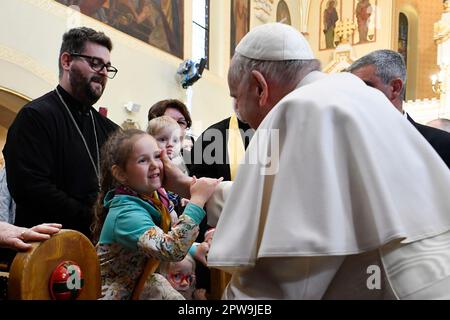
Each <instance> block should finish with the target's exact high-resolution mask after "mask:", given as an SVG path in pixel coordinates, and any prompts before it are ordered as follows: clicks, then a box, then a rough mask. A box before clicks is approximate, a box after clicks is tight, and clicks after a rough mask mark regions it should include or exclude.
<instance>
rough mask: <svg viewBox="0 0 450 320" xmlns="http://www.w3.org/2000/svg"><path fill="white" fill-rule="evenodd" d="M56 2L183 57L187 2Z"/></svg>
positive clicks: (97, 0) (170, 0)
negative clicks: (185, 4)
mask: <svg viewBox="0 0 450 320" xmlns="http://www.w3.org/2000/svg"><path fill="white" fill-rule="evenodd" d="M57 1H58V2H60V3H62V4H64V5H67V6H70V7H72V8H74V9H76V10H78V11H80V12H81V13H83V14H85V15H87V16H90V17H92V18H94V19H97V20H99V21H101V22H103V23H106V24H108V25H110V26H112V27H114V28H116V29H118V30H120V31H122V32H125V33H126V34H128V35H130V36H132V37H135V38H137V39H140V40H142V41H144V42H146V43H148V44H150V45H152V46H155V47H157V48H158V49H161V50H164V51H166V52H168V53H170V54H172V55H175V56H177V57H179V58H183V53H184V52H183V38H184V35H183V33H184V1H178V0H139V1H137V0H109V1H106V0H75V1H74V0H57Z"/></svg>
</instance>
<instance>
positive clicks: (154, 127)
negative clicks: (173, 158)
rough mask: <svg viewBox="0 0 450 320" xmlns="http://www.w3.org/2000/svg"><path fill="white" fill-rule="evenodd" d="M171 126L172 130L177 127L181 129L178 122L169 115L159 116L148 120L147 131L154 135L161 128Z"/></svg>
mask: <svg viewBox="0 0 450 320" xmlns="http://www.w3.org/2000/svg"><path fill="white" fill-rule="evenodd" d="M166 128H171V129H173V130H175V129H179V130H181V128H180V126H179V124H178V123H177V122H176V121H175V120H174V119H172V118H171V117H169V116H161V117H157V118H154V119H152V120H150V121H149V122H148V127H147V133H148V134H150V135H152V136H155V135H157V134H158V133H159V132H160V131H161V130H162V129H166Z"/></svg>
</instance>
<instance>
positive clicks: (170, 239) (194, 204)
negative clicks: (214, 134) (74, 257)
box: [93, 129, 219, 299]
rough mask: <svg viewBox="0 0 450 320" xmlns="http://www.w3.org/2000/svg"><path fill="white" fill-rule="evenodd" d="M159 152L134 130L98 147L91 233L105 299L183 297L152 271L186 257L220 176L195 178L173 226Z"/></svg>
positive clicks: (141, 133)
mask: <svg viewBox="0 0 450 320" xmlns="http://www.w3.org/2000/svg"><path fill="white" fill-rule="evenodd" d="M160 154H161V150H160V149H159V148H158V146H157V144H156V141H155V139H154V138H153V137H152V136H150V135H148V134H147V133H145V132H143V131H141V130H136V129H131V130H126V131H119V132H117V133H115V134H113V136H111V137H110V138H109V139H108V142H107V143H105V146H104V147H103V149H102V155H103V157H102V161H103V162H102V168H101V171H102V178H101V190H100V194H99V197H98V200H97V204H96V208H95V220H94V226H93V233H94V238H95V239H97V238H99V240H98V244H97V253H98V255H99V259H100V265H101V276H102V294H103V299H131V298H133V299H137V298H139V299H149V298H155V297H156V298H159V299H182V296H181V295H180V294H179V293H178V292H177V291H176V290H174V289H173V288H172V287H171V286H170V284H169V283H168V282H167V280H166V279H165V278H164V277H163V276H161V275H159V274H157V273H154V271H155V270H156V269H157V268H158V266H159V263H160V262H161V261H168V262H170V261H180V260H182V259H183V258H184V257H185V256H186V254H187V252H188V250H189V249H190V247H191V245H192V243H193V242H194V240H195V238H196V237H197V234H198V224H199V223H200V221H201V220H202V219H203V217H204V216H205V212H204V211H203V209H202V208H203V206H204V204H205V202H206V201H207V200H208V198H209V197H210V196H211V194H212V192H213V191H214V189H215V187H216V186H217V184H218V182H219V180H216V179H198V180H196V179H195V178H194V179H193V182H192V184H191V187H190V192H191V201H190V203H189V204H188V205H187V206H186V209H185V211H184V214H183V215H181V216H180V217H179V221H178V224H177V225H175V226H171V222H170V214H169V210H168V200H167V198H166V195H165V194H164V190H163V189H161V181H162V180H163V177H164V169H163V165H162V161H161V159H160ZM171 227H172V228H171ZM100 230H101V233H100ZM99 234H100V235H99Z"/></svg>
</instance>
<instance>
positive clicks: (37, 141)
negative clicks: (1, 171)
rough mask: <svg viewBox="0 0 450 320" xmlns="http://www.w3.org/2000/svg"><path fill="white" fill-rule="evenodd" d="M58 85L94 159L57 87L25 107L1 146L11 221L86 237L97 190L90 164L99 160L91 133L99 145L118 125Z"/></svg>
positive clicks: (92, 167)
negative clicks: (43, 225) (53, 227)
mask: <svg viewBox="0 0 450 320" xmlns="http://www.w3.org/2000/svg"><path fill="white" fill-rule="evenodd" d="M57 89H58V92H59V93H60V94H61V96H62V98H63V100H64V101H65V103H66V104H67V106H68V108H69V110H70V112H71V114H72V115H73V117H74V119H75V121H76V123H77V125H78V126H79V128H80V130H81V132H82V134H83V136H84V138H85V140H86V143H87V145H88V148H89V151H90V153H91V155H92V158H93V161H91V160H90V159H89V155H88V152H87V150H86V147H85V145H84V142H83V140H82V138H81V136H80V134H79V133H78V130H77V129H76V126H75V125H74V123H73V121H72V119H71V118H70V115H69V113H68V112H67V109H66V108H65V107H64V105H63V103H62V101H61V99H60V98H59V97H58V95H57V93H56V91H51V92H49V93H47V94H45V95H44V96H42V97H40V98H37V99H36V100H33V101H32V102H30V103H28V104H27V105H26V106H24V107H23V108H22V109H21V110H20V112H19V113H18V114H17V117H16V119H15V120H14V122H13V124H12V125H11V127H10V128H9V131H8V136H7V140H6V145H5V148H4V149H3V153H4V156H5V160H6V171H7V179H8V188H9V190H10V192H11V195H12V196H13V198H14V200H15V201H16V203H17V208H16V221H15V224H16V225H19V226H24V227H31V226H34V225H37V224H40V223H44V222H56V223H61V224H62V225H63V228H65V229H74V230H77V231H80V232H82V233H84V234H85V235H86V236H88V237H90V232H89V227H90V224H91V222H92V216H93V214H92V207H93V204H94V202H95V199H96V197H97V194H98V179H97V174H96V172H95V170H94V166H93V164H92V162H94V164H97V148H96V143H95V134H96V135H97V140H98V147H99V148H101V146H102V145H103V144H104V142H105V141H106V139H107V138H108V136H109V135H110V134H111V133H112V132H113V131H115V130H116V129H117V128H118V126H117V125H116V124H115V123H114V122H112V121H111V120H109V119H107V118H105V117H103V116H102V115H100V114H99V113H98V112H97V111H96V110H95V109H94V108H92V106H86V105H82V104H81V103H80V102H79V101H77V100H76V99H75V98H73V97H72V96H71V95H70V94H68V93H67V92H66V91H64V89H63V88H62V87H61V86H58V88H57ZM91 115H92V117H91ZM92 120H93V122H94V125H93V123H92ZM94 128H95V133H94Z"/></svg>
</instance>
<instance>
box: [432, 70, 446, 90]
mask: <svg viewBox="0 0 450 320" xmlns="http://www.w3.org/2000/svg"><path fill="white" fill-rule="evenodd" d="M444 77H445V76H444V72H442V71H441V72H439V73H438V74H433V75H432V76H431V88H432V89H433V92H434V93H436V94H439V95H440V94H445V86H444V85H445V82H444Z"/></svg>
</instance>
